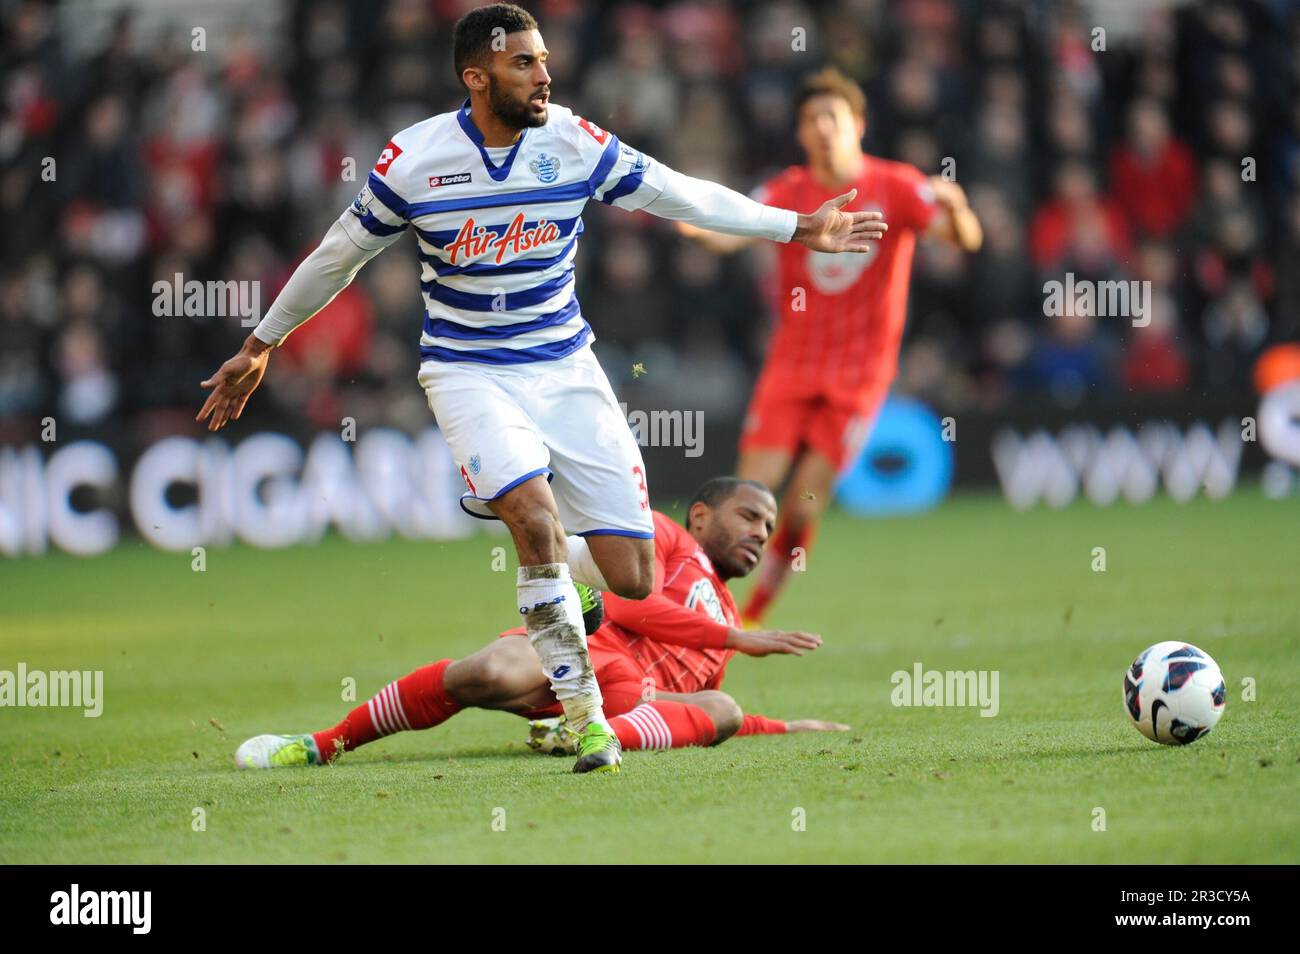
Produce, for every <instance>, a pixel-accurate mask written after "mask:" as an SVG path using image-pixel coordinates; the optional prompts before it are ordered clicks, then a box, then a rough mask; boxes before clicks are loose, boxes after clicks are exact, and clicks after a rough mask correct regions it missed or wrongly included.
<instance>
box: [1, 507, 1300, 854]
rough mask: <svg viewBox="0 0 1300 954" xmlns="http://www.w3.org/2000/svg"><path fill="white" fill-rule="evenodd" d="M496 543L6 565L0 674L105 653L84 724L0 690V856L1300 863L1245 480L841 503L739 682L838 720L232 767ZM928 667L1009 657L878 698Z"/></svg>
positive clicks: (392, 651) (393, 663)
mask: <svg viewBox="0 0 1300 954" xmlns="http://www.w3.org/2000/svg"><path fill="white" fill-rule="evenodd" d="M499 545H505V546H508V540H507V539H506V538H504V537H499V536H489V535H481V536H477V537H474V538H472V539H469V540H463V541H456V542H448V543H442V544H440V543H424V544H420V543H413V542H406V541H389V542H384V543H377V544H366V545H354V544H347V543H344V542H342V541H340V540H338V539H335V538H328V539H327V540H326V541H325V542H324V543H323V544H322V545H320V546H318V547H315V548H302V549H290V550H280V551H257V550H253V549H249V548H244V547H234V548H230V549H210V550H209V551H208V553H207V569H206V571H205V572H194V571H193V570H192V569H191V566H190V563H191V558H190V555H189V554H188V553H184V554H169V553H163V552H159V551H156V550H153V549H150V548H148V547H146V546H144V545H141V544H137V543H135V542H130V543H127V544H124V545H123V546H122V547H121V548H120V549H119V550H118V551H116V552H115V553H113V554H112V555H110V556H107V557H102V558H97V559H93V560H81V559H77V558H74V557H70V556H65V555H59V554H53V555H50V556H48V557H46V558H43V559H38V560H22V561H14V560H7V561H3V562H0V593H2V596H0V669H8V670H15V669H16V668H17V664H18V663H19V662H20V661H21V662H25V663H26V664H27V666H28V667H29V669H44V670H59V669H102V670H103V671H104V674H105V675H104V695H105V703H104V711H103V715H102V716H101V717H100V718H85V717H84V716H83V715H82V713H81V711H80V710H69V709H48V708H47V709H38V708H21V709H20V708H4V709H0V862H5V863H16V862H70V863H88V862H182V863H190V862H193V863H205V862H420V863H428V862H516V863H525V864H542V863H546V862H551V863H568V862H575V861H613V862H633V861H637V862H726V861H754V862H817V861H831V862H872V861H883V862H1125V863H1138V864H1150V863H1161V862H1264V861H1269V862H1290V863H1295V862H1297V861H1300V820H1298V808H1297V806H1300V801H1298V800H1297V798H1296V793H1297V791H1300V784H1298V783H1300V764H1298V763H1300V732H1298V731H1297V728H1298V726H1300V720H1298V719H1297V705H1298V704H1300V666H1298V665H1297V660H1300V635H1298V634H1300V585H1298V584H1297V580H1298V579H1300V578H1298V577H1297V568H1300V506H1298V505H1297V502H1296V501H1295V500H1289V501H1270V500H1266V499H1264V498H1262V497H1260V496H1257V495H1253V494H1249V493H1246V494H1241V495H1238V496H1236V497H1233V498H1231V499H1229V500H1226V501H1220V502H1211V501H1208V500H1202V499H1198V500H1196V501H1194V502H1192V503H1190V504H1186V505H1178V504H1175V503H1173V502H1171V501H1169V500H1167V499H1161V500H1157V501H1155V502H1153V503H1151V504H1149V505H1146V506H1142V507H1130V506H1115V507H1111V508H1108V509H1097V508H1093V507H1091V506H1089V505H1086V504H1079V505H1075V506H1073V507H1070V508H1068V509H1065V510H1061V511H1051V510H1046V509H1041V510H1035V511H1031V512H1028V513H1015V512H1013V511H1012V510H1010V509H1009V508H1008V507H1007V506H1006V505H1005V504H1004V503H1003V502H1002V501H1001V500H999V499H996V498H994V497H991V496H961V497H958V498H956V499H954V500H952V501H950V502H948V503H946V504H945V505H944V506H942V507H941V508H940V509H938V510H937V511H935V512H933V513H930V514H927V515H925V516H921V517H916V518H906V519H893V520H879V521H863V520H854V519H851V518H848V517H846V516H843V515H834V516H832V518H831V519H830V520H829V521H828V523H827V525H826V527H825V528H824V530H823V533H822V536H821V538H820V540H819V541H818V544H817V546H816V548H815V549H814V550H813V552H812V554H811V557H810V559H809V564H808V568H807V570H806V571H805V572H803V573H802V574H800V575H799V576H798V577H797V578H796V580H795V583H794V585H793V587H792V588H791V589H790V590H789V591H788V593H787V595H786V597H785V599H784V600H783V602H782V603H781V604H780V605H779V606H778V607H777V609H776V611H775V613H774V615H773V619H772V623H773V625H775V626H781V627H786V628H801V629H809V630H813V631H816V632H820V633H821V634H822V635H823V636H824V637H825V638H826V644H825V646H824V647H823V648H822V649H821V650H820V651H818V652H816V653H815V654H813V655H812V656H810V657H806V658H802V659H795V658H768V659H748V658H745V657H737V658H736V659H734V660H733V661H732V664H731V667H730V671H729V677H728V679H727V684H726V688H727V689H728V690H729V691H730V692H731V693H732V694H733V695H734V696H735V697H736V698H737V700H739V702H740V703H741V705H742V706H744V707H745V708H746V709H748V710H751V711H756V712H761V713H763V714H765V715H771V716H778V717H787V718H795V717H820V718H826V719H833V720H838V721H841V722H846V723H850V724H851V725H852V726H853V731H851V732H847V733H842V734H825V735H823V734H806V735H797V736H784V737H764V738H745V739H734V740H732V741H730V742H727V743H726V744H725V745H723V746H722V747H720V748H717V749H707V750H705V749H689V750H679V751H675V752H667V753H630V754H629V755H628V756H627V757H626V760H625V763H624V772H623V773H622V774H621V775H619V776H615V777H584V776H574V775H572V774H570V772H569V765H570V763H569V761H568V760H567V759H564V760H561V759H550V758H545V757H541V756H536V755H533V754H532V753H530V752H528V751H527V750H526V749H525V748H524V747H523V745H522V739H523V737H524V734H525V733H524V723H523V722H522V721H521V720H519V719H517V718H515V717H512V716H509V715H504V714H499V713H484V712H468V713H465V714H462V715H460V716H457V717H456V718H455V719H453V720H452V721H451V722H449V723H447V724H446V725H444V726H442V727H439V728H437V729H434V730H432V731H429V732H422V733H406V734H403V735H400V736H396V737H393V738H389V739H386V740H382V741H380V742H378V743H376V744H374V745H371V746H368V747H366V748H364V749H362V750H360V751H358V752H355V753H351V754H350V755H348V756H346V757H345V758H344V760H343V761H341V762H340V763H339V764H337V765H335V766H331V767H329V768H324V769H305V770H298V771H273V772H262V773H240V772H236V771H235V770H234V768H233V767H232V762H231V754H232V752H233V751H234V748H235V746H236V745H238V743H239V742H240V741H242V740H243V739H244V738H245V737H247V736H250V735H253V734H256V733H259V732H268V731H278V732H288V731H308V730H314V729H318V728H321V727H323V726H326V725H330V724H333V723H334V722H335V721H337V719H338V718H339V717H340V716H341V715H342V714H343V712H345V711H346V710H347V709H348V708H350V706H351V705H353V704H354V703H348V702H344V701H341V692H342V689H341V684H342V680H344V679H345V677H352V678H354V679H355V680H356V687H357V688H356V692H357V699H358V700H364V699H365V698H367V697H368V696H369V695H370V694H372V693H373V692H375V691H377V690H378V689H379V688H380V687H381V686H382V685H384V684H385V683H386V682H388V681H389V680H391V679H393V678H395V677H397V676H400V675H402V674H404V673H405V672H407V671H408V670H410V669H412V668H414V667H415V666H418V665H421V664H423V663H426V662H430V661H432V660H435V659H439V658H442V657H446V656H460V655H463V654H465V653H468V652H469V651H471V650H473V649H475V648H477V647H479V646H481V645H482V644H483V643H484V642H485V641H486V640H488V639H490V638H492V637H493V636H494V635H495V634H496V633H497V632H498V630H500V629H502V628H505V627H506V626H509V625H513V624H514V623H515V619H514V618H513V615H512V602H513V601H512V593H513V570H511V571H510V572H504V573H503V572H492V570H491V564H492V548H493V547H495V546H499ZM1094 547H1104V548H1105V551H1106V570H1105V572H1094V571H1093V570H1092V563H1093V548H1094ZM744 586H745V584H744V583H740V584H738V586H737V589H738V590H743V588H744ZM1162 639H1185V640H1188V641H1190V642H1193V643H1195V644H1197V645H1199V646H1200V647H1202V648H1203V649H1205V650H1206V651H1208V652H1209V653H1211V654H1212V655H1213V656H1214V657H1215V659H1217V661H1218V662H1219V664H1220V665H1221V666H1222V668H1223V671H1224V675H1225V677H1226V680H1227V684H1228V704H1227V711H1226V713H1225V715H1224V717H1223V719H1222V720H1221V721H1220V723H1219V725H1218V727H1217V728H1216V729H1215V730H1214V732H1213V733H1212V734H1211V735H1209V736H1208V737H1206V738H1205V739H1202V740H1201V741H1198V742H1197V743H1195V744H1194V745H1191V746H1187V747H1178V748H1174V747H1165V746H1158V745H1155V744H1153V743H1151V742H1148V741H1147V740H1146V739H1144V738H1142V737H1141V736H1140V735H1139V734H1138V733H1137V732H1136V731H1134V729H1133V728H1132V727H1131V725H1130V724H1129V722H1128V719H1127V718H1126V716H1125V715H1124V713H1123V711H1122V706H1121V701H1120V697H1121V691H1120V683H1121V679H1122V676H1123V673H1124V670H1125V667H1126V666H1127V665H1128V664H1129V663H1130V662H1131V661H1132V659H1133V657H1134V656H1135V655H1136V654H1137V653H1138V652H1139V651H1140V650H1141V649H1143V648H1145V647H1146V646H1148V645H1149V644H1151V643H1155V642H1157V641H1159V640H1162ZM914 662H920V663H922V664H923V666H924V667H925V668H926V669H960V670H967V669H974V670H981V669H984V670H997V671H998V672H999V673H1000V684H999V688H1000V711H999V713H998V714H997V716H996V717H994V718H981V717H980V715H979V713H978V711H977V710H976V709H973V708H964V709H959V708H948V709H937V708H929V709H927V708H903V707H895V706H893V705H892V704H891V702H890V693H891V690H892V688H893V687H892V685H891V683H890V675H891V673H893V672H894V671H895V670H900V669H901V670H910V669H911V667H912V665H913V663H914ZM1246 678H1250V679H1253V680H1254V682H1255V687H1256V688H1255V691H1256V695H1257V698H1256V700H1255V701H1243V699H1242V683H1243V679H1246ZM1097 808H1101V809H1104V812H1105V831H1096V830H1094V819H1095V818H1096V817H1097V816H1096V814H1095V809H1097ZM195 809H202V810H203V815H204V820H205V823H206V824H205V826H204V827H205V830H202V831H196V830H195V827H196V823H195V819H196V814H195ZM800 810H801V811H800ZM801 819H802V825H800V824H799V822H800V820H801ZM800 827H802V828H803V830H797V829H799V828H800ZM501 828H504V830H497V829H501Z"/></svg>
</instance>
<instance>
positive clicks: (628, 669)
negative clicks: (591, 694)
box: [497, 626, 654, 719]
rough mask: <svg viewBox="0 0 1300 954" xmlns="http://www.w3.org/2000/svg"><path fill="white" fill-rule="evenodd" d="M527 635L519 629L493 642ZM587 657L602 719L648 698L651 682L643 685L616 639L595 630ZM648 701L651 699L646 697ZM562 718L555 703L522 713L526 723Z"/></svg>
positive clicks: (638, 670) (636, 666) (643, 677)
mask: <svg viewBox="0 0 1300 954" xmlns="http://www.w3.org/2000/svg"><path fill="white" fill-rule="evenodd" d="M527 635H528V631H527V630H526V629H524V627H522V626H516V627H515V628H514V629H508V630H506V631H505V632H504V633H501V634H500V635H499V636H498V637H497V638H498V639H502V638H504V637H506V636H527ZM587 653H588V655H590V656H591V666H592V668H593V669H595V670H596V682H598V683H599V684H600V694H601V695H602V696H604V697H605V705H604V710H605V715H606V716H607V717H612V716H616V715H622V714H623V713H624V712H627V711H628V710H629V709H631V708H633V707H634V706H637V705H640V704H641V703H642V702H645V701H646V699H644V698H642V697H643V696H644V695H648V693H647V692H646V687H647V686H653V682H647V681H646V675H645V672H644V671H643V670H642V669H641V664H640V663H638V662H637V661H636V659H635V658H633V656H632V654H631V653H629V652H626V651H624V650H623V649H621V648H620V646H619V641H618V637H615V636H609V637H606V636H605V634H603V633H602V632H601V630H596V632H595V633H593V634H592V635H591V636H588V637H587ZM650 698H654V697H653V695H650ZM563 714H564V707H563V706H561V705H560V704H559V703H558V702H556V703H554V704H552V705H549V706H547V707H546V708H544V709H535V710H533V711H532V712H526V713H523V715H524V716H525V718H528V719H546V718H550V717H551V716H558V715H563Z"/></svg>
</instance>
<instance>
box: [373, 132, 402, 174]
mask: <svg viewBox="0 0 1300 954" xmlns="http://www.w3.org/2000/svg"><path fill="white" fill-rule="evenodd" d="M401 154H402V149H401V147H400V146H396V145H394V144H393V143H392V141H391V140H390V141H389V143H388V145H387V146H385V147H384V151H383V152H381V153H380V154H379V161H378V162H376V163H375V171H376V172H378V173H379V174H380V175H381V176H383V175H387V174H388V167H389V166H391V165H392V164H393V161H394V160H395V159H396V158H397V157H398V156H400V155H401Z"/></svg>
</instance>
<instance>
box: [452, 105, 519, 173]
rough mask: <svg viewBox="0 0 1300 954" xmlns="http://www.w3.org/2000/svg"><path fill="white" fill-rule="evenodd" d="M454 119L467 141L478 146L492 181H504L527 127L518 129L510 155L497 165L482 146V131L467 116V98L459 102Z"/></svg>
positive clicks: (484, 166)
mask: <svg viewBox="0 0 1300 954" xmlns="http://www.w3.org/2000/svg"><path fill="white" fill-rule="evenodd" d="M456 121H457V122H459V123H460V128H461V129H463V130H465V135H466V136H468V137H469V141H470V142H472V143H473V144H474V145H475V146H477V147H478V154H479V155H480V156H481V157H482V158H483V168H484V169H486V170H487V174H488V176H490V177H491V179H492V181H493V182H504V181H505V180H506V177H507V176H508V175H510V167H511V166H513V165H514V164H515V156H517V155H518V154H519V147H520V146H522V145H523V144H524V137H526V136H527V135H528V127H526V126H525V127H524V128H523V129H522V130H520V132H519V138H518V139H517V140H515V145H514V148H513V149H511V150H510V155H508V156H506V161H505V162H503V163H501V165H499V166H498V165H496V163H494V162H493V161H492V157H491V156H489V155H488V154H487V150H486V149H484V148H483V133H482V132H481V131H480V130H479V128H478V127H477V126H475V125H474V121H473V120H471V119H470V118H469V100H468V99H467V100H465V102H463V103H461V105H460V109H459V110H457V112H456Z"/></svg>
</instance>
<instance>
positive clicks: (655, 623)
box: [590, 511, 740, 692]
mask: <svg viewBox="0 0 1300 954" xmlns="http://www.w3.org/2000/svg"><path fill="white" fill-rule="evenodd" d="M654 527H655V582H654V590H653V592H652V593H651V595H650V596H648V597H646V598H645V599H644V600H625V599H621V598H620V597H618V596H615V595H614V594H612V593H606V594H605V623H604V625H602V626H601V627H600V629H599V630H597V631H596V633H594V634H593V635H592V637H591V640H590V645H591V647H592V649H593V650H595V649H598V648H599V649H610V650H616V651H621V652H624V653H627V654H629V655H631V656H632V657H633V658H634V659H635V660H636V662H637V664H638V666H639V667H640V668H641V670H642V671H643V672H645V673H646V675H648V676H651V677H652V678H653V679H654V681H655V686H656V687H657V688H659V689H662V690H664V691H666V692H698V691H700V690H701V689H712V688H716V687H717V686H718V685H720V684H721V682H722V677H723V671H724V669H725V668H726V665H727V662H728V660H730V659H731V657H732V656H733V655H735V650H733V649H725V648H723V643H724V641H725V639H726V636H727V630H728V629H730V628H731V627H733V626H735V627H736V628H739V627H740V622H739V620H740V614H739V612H737V610H736V604H735V601H734V600H732V598H731V592H730V591H729V590H728V589H727V585H726V583H724V582H723V581H722V580H721V579H719V577H718V574H717V571H715V570H714V568H713V563H712V562H711V561H710V560H709V558H708V557H707V556H706V555H705V553H704V550H703V549H702V548H701V547H700V545H699V544H698V543H696V542H695V538H694V537H692V536H691V535H690V533H689V532H688V531H687V530H686V528H685V527H683V526H681V524H678V523H674V522H673V521H672V520H671V519H670V518H668V517H666V516H664V515H663V514H662V513H659V512H658V511H655V513H654ZM701 616H704V617H705V619H701V618H700V617H701ZM660 633H666V634H668V635H671V636H673V637H674V638H676V639H682V638H686V639H689V640H690V641H691V642H692V643H693V644H694V645H691V646H681V645H673V644H668V643H662V642H659V641H658V640H657V639H656V638H655V636H656V635H657V634H660Z"/></svg>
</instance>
